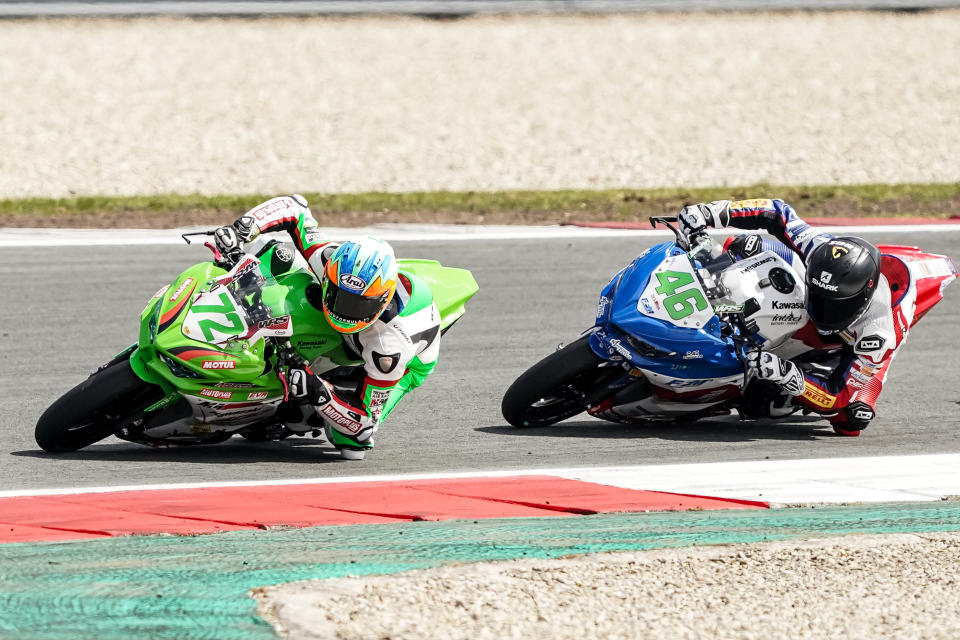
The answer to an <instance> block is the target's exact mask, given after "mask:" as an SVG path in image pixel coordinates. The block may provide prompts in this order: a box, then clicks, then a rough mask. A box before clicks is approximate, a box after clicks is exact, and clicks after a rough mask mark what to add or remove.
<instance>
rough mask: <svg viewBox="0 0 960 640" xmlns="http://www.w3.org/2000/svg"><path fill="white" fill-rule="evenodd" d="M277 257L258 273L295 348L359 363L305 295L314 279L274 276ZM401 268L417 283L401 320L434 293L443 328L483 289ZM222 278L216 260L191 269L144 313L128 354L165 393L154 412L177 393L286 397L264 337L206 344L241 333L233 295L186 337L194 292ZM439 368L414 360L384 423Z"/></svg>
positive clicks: (414, 266) (217, 302) (467, 277)
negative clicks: (215, 390) (272, 269)
mask: <svg viewBox="0 0 960 640" xmlns="http://www.w3.org/2000/svg"><path fill="white" fill-rule="evenodd" d="M273 251H274V249H271V250H270V251H268V252H267V253H266V254H264V255H262V256H261V257H260V260H261V262H260V271H261V274H262V275H263V276H264V277H265V278H267V279H268V280H267V282H266V283H265V284H264V285H263V286H262V288H261V291H262V302H263V304H264V305H266V306H267V307H268V308H269V309H270V311H271V313H270V316H271V317H274V318H276V317H279V316H285V315H289V316H290V320H291V324H292V327H293V332H294V335H293V336H291V337H290V342H291V344H292V346H293V347H294V349H295V350H296V351H297V352H298V353H299V355H301V356H302V357H303V358H304V359H305V360H307V361H313V360H315V359H316V358H318V357H320V356H323V357H325V358H328V359H330V360H331V361H333V362H334V363H336V364H337V365H341V366H342V365H360V364H362V362H361V361H358V360H355V359H353V358H351V357H350V356H349V355H348V354H347V353H346V352H345V351H344V348H343V341H342V337H341V335H340V334H339V333H337V332H336V331H334V330H333V329H332V328H331V327H330V326H329V324H328V323H327V322H326V319H325V318H324V316H323V312H322V311H321V310H320V309H319V308H317V307H316V306H314V304H312V303H311V302H310V299H311V297H312V296H310V295H308V287H310V286H311V285H316V284H317V280H316V278H315V277H314V275H313V273H312V272H311V271H309V270H306V269H295V270H292V271H288V272H285V273H279V274H273V273H271V272H270V264H271V263H272V257H273ZM398 263H399V267H400V269H401V272H403V273H404V274H405V275H407V276H408V277H409V278H410V280H411V282H412V283H413V284H414V287H413V292H412V296H411V300H410V302H409V303H408V305H407V307H406V308H405V309H404V314H405V313H413V312H414V311H416V310H418V309H422V308H424V307H425V306H427V305H428V304H429V303H430V300H431V291H432V292H433V299H434V301H435V302H436V303H437V307H438V309H439V311H440V315H441V328H442V329H444V330H445V329H446V328H448V327H449V326H450V325H452V324H453V323H454V322H455V321H456V320H457V319H458V318H459V317H460V316H462V315H463V313H464V304H465V303H466V301H467V300H469V299H470V297H472V296H473V295H474V294H475V293H476V291H477V290H478V287H477V284H476V281H475V280H474V279H473V276H472V275H471V274H470V272H469V271H467V270H464V269H455V268H450V267H443V266H442V265H440V263H439V262H437V261H435V260H399V261H398ZM225 274H226V271H224V270H223V269H221V268H219V267H217V266H216V265H214V264H213V263H211V262H205V263H200V264H197V265H194V266H192V267H190V268H189V269H187V270H186V271H184V272H183V273H182V274H180V276H178V277H177V278H176V279H175V280H174V281H173V282H172V283H171V284H170V286H169V287H168V288H167V289H166V290H165V291H163V293H162V294H160V295H159V296H157V297H155V298H153V299H152V300H151V301H150V302H149V303H148V304H147V307H146V308H145V309H144V310H143V312H142V314H141V316H140V336H139V340H138V343H137V345H136V349H135V350H134V351H133V353H132V354H131V355H130V364H131V368H132V369H133V371H134V372H135V373H136V374H137V375H138V376H139V377H141V378H142V379H143V380H145V381H147V382H150V383H153V384H156V385H159V386H160V387H161V388H163V389H164V391H165V392H166V393H167V396H166V397H165V398H164V399H163V400H161V401H159V402H157V403H156V404H155V405H153V406H152V407H151V409H160V408H162V407H164V406H166V405H168V404H171V403H172V402H174V401H175V400H177V399H178V398H179V395H180V394H184V395H191V396H197V397H203V398H204V399H205V400H207V401H214V402H216V401H222V402H243V401H246V400H265V399H271V398H277V397H279V396H281V395H283V386H282V383H281V382H280V380H279V379H278V378H277V376H276V373H275V372H276V366H277V363H276V357H275V356H274V355H272V351H273V350H272V349H271V348H269V347H268V344H267V341H266V340H265V339H264V338H262V337H261V338H258V339H256V341H254V342H252V343H251V342H249V341H244V340H239V339H235V340H232V341H229V342H227V343H226V344H224V345H219V346H218V345H215V344H212V343H209V342H207V341H206V340H204V338H208V339H209V338H211V337H213V333H212V332H214V331H216V332H218V333H220V334H221V335H229V334H230V333H231V329H234V328H239V327H240V325H239V324H238V321H237V320H236V318H235V317H234V316H236V315H237V313H239V311H237V310H234V306H235V303H234V302H233V301H232V300H231V298H230V296H228V295H223V296H222V297H219V298H218V297H215V298H214V306H211V305H210V304H209V302H208V303H207V304H206V307H207V308H206V310H205V311H206V312H207V313H212V314H214V317H216V315H221V316H222V318H223V320H220V321H214V320H201V321H199V322H196V323H195V325H194V326H198V327H200V329H201V331H200V333H201V334H202V335H197V336H196V337H194V336H188V335H186V332H188V331H189V328H185V327H184V322H185V321H186V320H187V319H188V318H189V317H190V314H191V312H193V311H194V309H193V308H192V305H193V302H194V300H195V298H194V294H197V293H202V292H206V291H209V290H210V289H211V288H212V287H213V286H214V285H215V282H214V280H215V279H217V278H221V277H223V276H224V275H225ZM313 297H314V299H315V296H313ZM242 299H243V298H242ZM243 301H244V302H245V303H249V302H251V301H250V300H247V299H243ZM315 301H316V300H315ZM197 309H200V307H198V308H197ZM402 315H403V314H402ZM224 363H226V364H224ZM268 364H269V366H268ZM434 364H435V363H431V364H429V365H426V364H424V363H422V362H420V360H419V359H418V358H414V361H413V362H411V363H410V366H409V368H408V372H407V374H406V375H404V377H403V378H402V379H401V381H400V382H399V383H398V384H397V385H396V386H395V387H394V389H393V390H392V392H391V395H390V397H389V399H388V401H387V403H386V408H385V410H384V411H383V413H382V418H385V417H386V416H387V415H388V414H389V413H390V411H392V410H393V408H394V407H395V406H396V403H397V402H398V401H399V400H400V398H401V397H402V396H403V395H404V394H405V393H406V392H407V391H409V390H410V389H413V388H414V387H416V386H419V385H420V384H421V383H422V382H423V380H424V379H425V378H426V376H427V375H428V374H429V373H430V372H431V371H432V370H433V367H434ZM205 365H206V368H205ZM221 367H222V368H221ZM227 367H229V368H227ZM174 371H176V373H177V375H175V374H174ZM218 383H219V384H218ZM230 383H236V384H238V385H240V383H242V386H238V387H237V388H234V389H230V387H229V385H230ZM214 385H217V388H218V389H219V390H221V391H220V392H221V394H222V395H221V396H220V397H211V393H210V392H211V389H210V388H209V387H211V386H214ZM249 385H252V386H249ZM204 391H206V393H204ZM264 394H266V396H264ZM251 395H253V396H254V397H253V398H251V397H250V396H251Z"/></svg>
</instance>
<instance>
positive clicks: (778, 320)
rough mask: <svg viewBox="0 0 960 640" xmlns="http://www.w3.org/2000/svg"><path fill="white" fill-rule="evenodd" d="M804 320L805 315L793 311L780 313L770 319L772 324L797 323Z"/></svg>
mask: <svg viewBox="0 0 960 640" xmlns="http://www.w3.org/2000/svg"><path fill="white" fill-rule="evenodd" d="M801 320H803V316H801V315H798V314H796V313H793V312H792V311H791V312H790V313H779V314H776V315H774V316H773V318H771V319H770V324H797V323H798V322H800V321H801Z"/></svg>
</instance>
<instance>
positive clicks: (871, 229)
mask: <svg viewBox="0 0 960 640" xmlns="http://www.w3.org/2000/svg"><path fill="white" fill-rule="evenodd" d="M821 228H822V229H823V230H824V231H828V232H831V233H841V234H842V233H857V234H859V233H923V232H927V233H929V232H935V233H948V232H956V231H960V224H919V225H872V226H862V227H821ZM200 230H203V229H201V228H198V227H192V228H184V229H8V228H0V247H65V246H66V247H78V246H85V247H88V246H133V245H182V244H184V242H183V238H181V237H180V234H181V233H185V232H188V231H200ZM324 231H326V232H327V233H328V234H329V235H330V237H331V238H333V239H342V238H349V237H352V236H358V235H372V236H376V237H378V238H380V239H382V240H388V241H402V240H407V241H427V240H431V241H444V242H453V241H463V240H498V241H507V240H532V239H551V238H616V237H625V236H630V237H648V236H649V237H658V236H659V237H671V236H672V234H671V233H670V232H669V231H666V230H663V231H660V230H649V229H602V228H597V227H574V226H568V225H564V226H559V225H546V226H513V225H454V224H448V225H442V224H378V225H373V226H369V227H356V228H337V227H335V228H330V227H324ZM736 232H737V230H735V229H725V230H723V232H721V233H736ZM741 233H742V232H741ZM203 239H204V238H202V237H197V238H194V239H193V240H194V242H200V243H201V244H202V241H203Z"/></svg>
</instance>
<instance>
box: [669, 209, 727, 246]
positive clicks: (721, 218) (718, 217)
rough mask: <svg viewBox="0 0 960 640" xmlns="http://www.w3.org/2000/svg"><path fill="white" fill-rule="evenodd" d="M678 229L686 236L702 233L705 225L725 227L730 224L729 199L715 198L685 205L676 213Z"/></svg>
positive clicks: (690, 236)
mask: <svg viewBox="0 0 960 640" xmlns="http://www.w3.org/2000/svg"><path fill="white" fill-rule="evenodd" d="M677 218H678V220H677V221H678V222H679V224H680V231H682V232H683V235H685V236H686V237H688V238H692V237H693V236H695V235H698V234H700V233H703V232H704V230H706V228H707V227H714V228H719V227H725V226H727V225H728V224H730V201H729V200H715V201H713V202H701V203H700V204H691V205H687V206H686V207H684V208H683V209H681V210H680V213H679V214H678V215H677Z"/></svg>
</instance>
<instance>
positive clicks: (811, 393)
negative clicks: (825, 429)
mask: <svg viewBox="0 0 960 640" xmlns="http://www.w3.org/2000/svg"><path fill="white" fill-rule="evenodd" d="M803 397H804V398H806V399H807V400H809V401H810V403H811V404H814V405H816V406H818V407H820V408H822V409H829V408H831V407H832V406H833V405H834V403H835V402H836V401H837V398H836V396H832V395H830V394H829V393H827V392H826V391H824V390H823V389H820V388H818V387H815V386H814V385H812V384H811V383H810V382H809V381H806V382H805V384H804V387H803Z"/></svg>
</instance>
